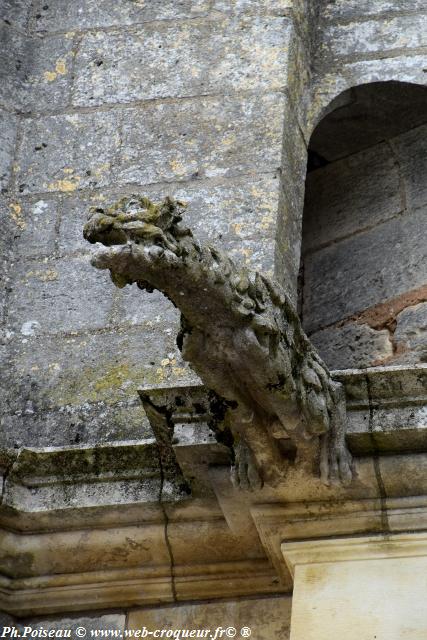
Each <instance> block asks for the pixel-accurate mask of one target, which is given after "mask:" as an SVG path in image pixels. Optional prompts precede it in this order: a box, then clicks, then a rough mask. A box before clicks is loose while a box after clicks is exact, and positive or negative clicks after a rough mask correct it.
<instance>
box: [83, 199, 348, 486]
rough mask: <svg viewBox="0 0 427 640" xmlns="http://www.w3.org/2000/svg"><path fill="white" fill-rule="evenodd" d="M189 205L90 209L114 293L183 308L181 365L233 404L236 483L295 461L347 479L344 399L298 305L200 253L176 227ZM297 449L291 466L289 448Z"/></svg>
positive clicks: (209, 250)
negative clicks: (145, 295) (139, 293)
mask: <svg viewBox="0 0 427 640" xmlns="http://www.w3.org/2000/svg"><path fill="white" fill-rule="evenodd" d="M184 208H185V205H184V204H183V203H180V202H176V201H173V200H171V199H170V198H166V199H165V200H164V201H163V202H162V203H160V204H154V203H153V202H151V201H150V200H149V199H148V198H145V197H140V196H131V197H128V198H122V199H121V200H119V201H118V202H117V203H115V204H113V205H112V206H110V207H108V208H106V209H101V208H95V209H92V210H91V213H90V216H89V220H88V222H87V223H86V225H85V228H84V237H85V238H86V239H87V240H88V241H89V242H91V243H95V242H100V243H102V244H103V245H105V247H107V248H101V249H100V250H99V252H98V253H96V254H95V255H94V257H93V258H92V264H93V265H94V266H95V267H97V268H99V269H109V270H110V273H111V278H112V280H113V282H114V283H115V284H116V285H117V286H118V287H123V286H125V285H127V284H132V283H135V282H136V283H137V285H138V287H139V288H140V289H145V290H146V291H148V292H151V291H153V290H154V289H158V290H159V291H161V292H162V293H163V294H164V295H165V296H166V297H167V298H168V299H169V300H170V301H171V302H172V303H173V304H174V305H175V306H176V307H177V308H178V309H179V310H180V311H181V330H180V333H179V335H178V338H177V342H178V346H179V348H180V349H181V351H182V355H183V357H184V359H185V360H186V361H187V362H188V363H189V364H190V366H191V367H192V368H193V369H194V371H195V372H196V373H197V374H198V375H199V376H200V378H201V379H202V381H203V382H204V384H205V385H206V387H208V388H209V389H211V390H213V391H214V392H216V394H218V395H219V396H221V397H222V398H224V399H225V400H227V401H228V402H229V403H230V406H231V407H233V408H230V409H229V411H228V424H229V426H230V428H231V431H232V434H233V437H234V449H235V452H236V464H235V467H234V477H235V479H236V481H237V482H238V483H239V484H240V485H243V486H244V485H247V484H249V485H251V486H254V487H256V486H259V485H260V484H262V483H267V484H270V485H276V484H277V483H279V482H280V481H281V479H282V478H283V477H284V475H285V474H286V471H287V469H288V467H289V465H290V464H298V462H300V463H301V464H306V466H307V464H309V465H311V468H312V467H313V465H314V464H317V465H318V467H319V468H320V476H321V478H322V480H323V481H324V482H326V483H328V482H331V481H340V482H342V483H344V484H347V483H349V482H350V481H351V476H352V472H351V457H350V454H349V452H348V450H347V447H346V444H345V422H346V410H345V396H344V390H343V388H342V386H341V384H340V383H338V382H335V381H334V380H333V379H332V378H331V376H330V374H329V371H328V370H327V368H326V366H325V365H324V363H323V362H322V360H321V359H320V357H319V356H318V354H317V353H316V351H315V349H314V348H313V346H312V345H311V343H310V341H309V340H308V338H307V337H306V335H305V333H304V331H303V329H302V327H301V323H300V320H299V318H298V315H297V313H296V311H295V310H294V308H293V306H292V304H291V303H290V301H289V300H288V298H287V296H286V295H285V293H284V292H283V291H282V289H281V288H280V287H279V286H278V285H277V284H276V283H275V282H273V281H272V280H271V279H269V278H267V277H266V276H265V275H262V274H261V273H257V272H250V271H248V270H247V269H246V268H242V267H238V266H237V265H235V264H234V262H233V261H232V260H231V259H230V258H229V257H228V256H227V255H225V254H224V253H223V252H221V251H219V250H218V249H216V248H213V247H211V246H202V245H200V243H199V242H198V241H197V240H196V239H195V238H194V237H193V234H192V232H191V231H190V230H189V229H187V228H185V227H184V226H181V225H180V222H181V220H182V215H183V212H184ZM289 439H290V441H291V442H293V444H294V445H295V446H296V451H297V454H296V460H294V461H292V462H291V461H290V460H289V457H287V456H286V454H285V453H284V450H285V449H286V447H283V444H284V443H286V441H287V442H289Z"/></svg>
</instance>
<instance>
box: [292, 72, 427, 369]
mask: <svg viewBox="0 0 427 640" xmlns="http://www.w3.org/2000/svg"><path fill="white" fill-rule="evenodd" d="M426 123H427V88H426V87H423V86H420V85H415V84H409V83H403V82H382V83H381V82H375V83H370V84H365V85H360V86H357V87H354V88H352V89H349V90H348V91H345V92H344V93H342V94H341V95H340V96H338V97H337V98H336V99H335V100H333V102H332V103H331V104H330V105H329V108H328V109H327V110H326V111H325V113H324V114H323V118H322V119H321V120H320V122H319V123H318V125H317V127H316V128H315V130H314V131H313V134H312V136H311V139H310V144H309V154H308V155H309V157H308V170H307V179H306V192H305V203H304V215H303V231H302V250H301V269H300V278H299V310H300V315H301V318H302V322H303V325H304V328H305V330H306V332H307V333H308V335H309V336H310V338H311V340H312V341H313V343H314V344H315V345H316V346H317V347H318V349H319V351H320V353H321V354H322V356H323V357H324V359H325V360H326V362H327V364H328V365H329V366H330V367H331V368H333V369H344V368H352V367H366V366H375V365H393V364H404V363H410V364H413V363H418V362H425V361H427V344H426V342H427V332H426V329H427V180H426V176H427V124H426Z"/></svg>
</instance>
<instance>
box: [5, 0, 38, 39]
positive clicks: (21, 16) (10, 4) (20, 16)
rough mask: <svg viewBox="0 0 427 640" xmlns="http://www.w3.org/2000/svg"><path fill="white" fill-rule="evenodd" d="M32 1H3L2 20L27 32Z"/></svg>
mask: <svg viewBox="0 0 427 640" xmlns="http://www.w3.org/2000/svg"><path fill="white" fill-rule="evenodd" d="M30 6H31V0H2V3H1V5H0V20H1V21H2V22H6V24H10V25H12V26H14V27H15V28H18V29H21V30H23V31H25V29H26V27H27V22H28V14H29V11H30Z"/></svg>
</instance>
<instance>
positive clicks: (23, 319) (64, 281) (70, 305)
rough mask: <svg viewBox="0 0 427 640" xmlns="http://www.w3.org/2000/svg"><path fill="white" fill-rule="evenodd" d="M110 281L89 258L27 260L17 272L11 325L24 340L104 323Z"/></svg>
mask: <svg viewBox="0 0 427 640" xmlns="http://www.w3.org/2000/svg"><path fill="white" fill-rule="evenodd" d="M109 282H110V279H109V274H108V273H106V272H97V271H95V269H93V267H91V265H90V264H89V260H88V259H87V258H73V259H64V260H53V261H46V260H44V261H41V262H26V263H24V264H23V265H22V266H21V268H20V269H19V270H16V271H15V272H14V280H13V283H12V292H11V294H10V329H11V330H12V329H13V330H14V331H15V332H16V333H17V334H18V335H20V336H21V339H22V340H25V339H28V337H31V336H33V335H38V336H39V335H41V334H56V333H58V332H61V331H66V332H69V331H80V330H82V329H97V328H98V329H99V328H101V327H105V326H106V325H107V324H108V314H109V312H110V311H111V307H112V304H113V287H111V289H109Z"/></svg>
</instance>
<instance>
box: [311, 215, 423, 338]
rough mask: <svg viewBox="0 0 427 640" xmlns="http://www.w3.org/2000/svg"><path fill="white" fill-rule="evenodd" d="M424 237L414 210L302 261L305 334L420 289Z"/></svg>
mask: <svg viewBox="0 0 427 640" xmlns="http://www.w3.org/2000/svg"><path fill="white" fill-rule="evenodd" d="M425 235H426V217H425V212H424V211H421V210H419V211H417V212H416V213H414V214H411V215H408V214H407V215H404V216H398V217H397V218H394V219H392V220H389V221H387V222H384V223H383V224H381V225H379V226H377V227H375V228H374V229H371V230H369V231H366V232H365V233H360V234H358V235H356V236H353V237H351V238H348V239H347V240H343V241H342V242H339V243H337V244H335V245H332V246H330V247H327V248H325V249H322V250H320V251H318V252H316V253H314V254H311V255H310V256H307V258H306V260H305V286H304V306H303V324H304V327H305V330H306V331H308V332H309V333H313V332H314V331H316V330H318V329H319V328H324V327H325V326H327V325H329V324H332V323H334V322H338V321H339V320H342V319H344V318H347V317H349V316H350V315H352V314H355V313H357V312H360V311H362V310H364V309H367V308H368V307H371V306H373V305H376V304H379V303H381V302H384V301H386V300H388V299H391V298H394V297H396V296H398V295H400V294H402V293H405V292H406V291H410V290H412V289H416V288H417V287H419V286H421V285H423V284H424V283H425V281H426V277H427V245H426V242H425Z"/></svg>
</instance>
